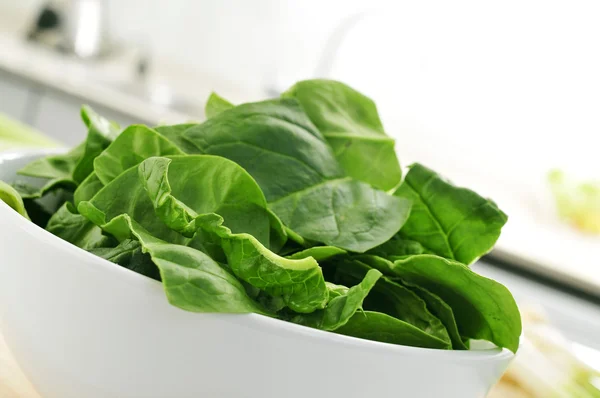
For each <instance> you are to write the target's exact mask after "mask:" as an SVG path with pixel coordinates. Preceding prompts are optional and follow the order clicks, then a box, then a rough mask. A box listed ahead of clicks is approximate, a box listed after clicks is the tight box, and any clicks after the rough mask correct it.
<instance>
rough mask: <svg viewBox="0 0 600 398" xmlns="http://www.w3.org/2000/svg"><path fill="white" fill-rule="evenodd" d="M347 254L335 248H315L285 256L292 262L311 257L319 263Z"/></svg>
mask: <svg viewBox="0 0 600 398" xmlns="http://www.w3.org/2000/svg"><path fill="white" fill-rule="evenodd" d="M346 253H348V252H347V251H346V250H343V249H340V248H339V247H335V246H315V247H311V248H309V249H305V250H302V251H299V252H296V253H294V254H291V255H289V256H287V258H291V259H293V260H299V259H303V258H307V257H312V258H314V259H315V260H317V261H319V262H321V261H326V260H329V259H331V258H332V257H335V256H339V255H342V254H346Z"/></svg>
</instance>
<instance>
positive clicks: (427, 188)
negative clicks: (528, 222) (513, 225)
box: [394, 164, 507, 265]
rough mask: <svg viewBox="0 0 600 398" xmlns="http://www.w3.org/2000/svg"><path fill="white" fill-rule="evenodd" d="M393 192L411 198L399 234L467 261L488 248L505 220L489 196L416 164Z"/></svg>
mask: <svg viewBox="0 0 600 398" xmlns="http://www.w3.org/2000/svg"><path fill="white" fill-rule="evenodd" d="M394 195H395V196H398V197H402V198H406V199H409V200H411V201H412V202H413V208H412V210H411V214H410V217H409V219H408V221H407V222H406V224H405V225H404V227H403V228H402V230H401V231H400V237H402V238H405V239H409V240H412V241H416V242H419V243H420V244H421V245H422V246H423V247H424V248H425V249H426V250H427V251H429V252H432V253H435V254H437V255H439V256H442V257H446V258H449V259H453V260H457V261H459V262H461V263H463V264H467V265H469V264H471V263H472V262H473V261H475V260H477V259H478V258H479V257H481V256H482V255H484V254H486V253H487V252H488V251H490V250H491V248H492V247H493V246H494V244H495V243H496V240H498V237H499V236H500V230H501V229H502V226H503V225H504V224H505V223H506V221H507V216H506V214H504V213H503V212H502V211H501V210H500V209H498V207H497V206H496V204H495V203H494V202H492V201H491V200H489V199H484V198H482V197H481V196H479V195H478V194H476V193H475V192H473V191H471V190H469V189H466V188H457V187H455V186H454V185H452V184H450V183H449V182H447V181H445V180H444V179H442V178H441V177H440V176H439V175H438V174H436V173H435V172H433V171H432V170H430V169H428V168H426V167H425V166H422V165H420V164H414V165H412V166H411V168H410V171H409V172H408V174H407V175H406V178H405V180H404V182H403V183H402V185H401V186H400V187H399V188H398V190H397V191H396V193H395V194H394Z"/></svg>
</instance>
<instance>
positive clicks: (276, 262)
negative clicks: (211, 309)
mask: <svg viewBox="0 0 600 398" xmlns="http://www.w3.org/2000/svg"><path fill="white" fill-rule="evenodd" d="M228 169H229V170H228ZM186 172H187V173H192V175H193V174H195V173H199V174H200V176H201V178H204V179H205V180H204V182H203V183H199V184H198V185H199V186H211V187H216V186H218V185H216V184H217V183H220V184H221V185H222V186H223V188H224V189H223V191H222V192H223V195H225V196H221V195H219V192H216V191H219V190H218V189H215V190H213V197H208V198H205V197H203V196H198V195H190V194H188V192H189V191H190V190H189V189H187V190H186V189H185V184H189V181H190V180H191V178H190V177H189V176H188V175H186V174H185V173H186ZM139 173H140V178H141V179H142V181H143V184H144V187H145V189H146V192H147V193H148V196H149V197H150V199H151V201H152V203H153V205H154V209H155V211H156V214H157V215H158V217H159V218H160V219H161V220H162V221H163V222H164V223H165V224H166V225H167V226H169V228H172V229H173V230H175V231H178V232H180V233H181V234H182V235H184V236H189V237H192V236H194V235H195V234H196V232H197V231H198V230H204V231H208V232H212V233H214V234H216V235H218V236H219V237H220V238H221V243H222V247H223V250H224V252H225V255H226V257H227V262H228V264H229V266H230V268H231V269H232V270H233V272H234V273H235V274H236V275H237V276H238V277H239V278H240V279H242V280H244V281H246V282H247V283H249V284H251V285H253V286H255V287H257V288H259V289H262V290H265V291H267V292H268V293H269V294H271V295H273V296H282V297H283V299H284V301H285V303H286V304H287V305H288V306H289V307H290V308H292V309H293V310H295V311H298V312H311V311H313V310H315V309H317V308H323V306H324V305H325V302H326V300H327V290H326V288H325V281H324V279H323V275H322V272H321V268H320V267H319V265H318V263H317V262H316V261H315V260H314V259H313V258H306V259H302V260H292V259H286V258H283V257H280V256H278V255H276V254H275V253H273V252H272V251H270V250H268V249H267V248H266V247H265V246H264V245H263V244H262V243H261V242H260V241H259V240H258V239H257V238H256V236H260V235H259V234H254V235H252V234H249V233H245V232H239V233H235V231H232V229H230V228H228V227H229V226H230V225H234V226H235V224H234V223H232V222H230V223H229V224H227V223H228V220H234V222H237V220H239V219H241V218H244V220H245V222H249V223H250V224H251V226H250V225H245V228H246V229H249V228H251V227H256V226H257V225H260V221H261V216H262V217H263V220H264V216H265V210H266V203H265V199H264V196H263V195H262V193H261V192H260V188H259V187H258V185H256V183H255V182H254V180H253V179H252V178H251V177H250V176H249V175H248V174H247V173H246V172H245V171H244V170H243V169H242V168H241V167H239V166H238V165H236V164H235V163H233V162H231V161H229V160H227V159H224V158H220V157H214V156H205V155H204V156H202V155H199V156H186V157H174V158H173V159H167V158H150V159H147V160H145V161H144V162H143V163H142V164H140V166H139ZM222 173H226V174H227V175H223V174H222ZM198 181H200V180H198ZM223 181H227V182H228V183H230V184H231V185H225V184H224V182H223ZM176 192H179V193H180V194H181V195H177V196H175V194H174V193H176ZM213 202H214V203H218V204H219V206H216V205H215V204H213ZM221 214H223V215H227V217H225V219H224V220H223V218H222V216H221ZM223 222H225V225H227V226H228V227H225V226H224V225H223ZM236 227H237V228H236V229H237V230H238V231H239V230H241V228H240V226H236ZM265 229H266V230H268V224H267V225H265Z"/></svg>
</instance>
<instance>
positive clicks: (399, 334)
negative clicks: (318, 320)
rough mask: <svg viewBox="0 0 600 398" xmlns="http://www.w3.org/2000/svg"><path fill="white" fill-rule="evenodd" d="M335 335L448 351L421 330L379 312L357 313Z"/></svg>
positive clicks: (439, 342)
mask: <svg viewBox="0 0 600 398" xmlns="http://www.w3.org/2000/svg"><path fill="white" fill-rule="evenodd" d="M336 333H339V334H344V335H346V336H352V337H359V338H362V339H368V340H374V341H380V342H382V343H391V344H400V345H408V346H413V347H423V348H441V349H450V346H449V344H448V343H447V342H445V341H442V340H440V339H438V338H436V337H434V336H432V335H430V334H428V333H426V332H424V331H422V330H421V329H419V328H417V327H415V326H413V325H411V324H410V323H406V322H404V321H401V320H399V319H396V318H394V317H392V316H389V315H387V314H382V313H381V312H373V311H364V312H357V313H356V314H354V316H353V317H352V318H350V320H349V321H348V322H347V323H346V324H345V325H344V326H342V327H341V328H339V329H337V330H336Z"/></svg>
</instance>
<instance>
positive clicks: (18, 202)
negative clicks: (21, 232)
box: [0, 181, 30, 220]
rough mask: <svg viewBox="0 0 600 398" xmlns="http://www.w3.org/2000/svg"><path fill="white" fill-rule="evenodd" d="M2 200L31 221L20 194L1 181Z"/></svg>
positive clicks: (0, 193) (0, 198)
mask: <svg viewBox="0 0 600 398" xmlns="http://www.w3.org/2000/svg"><path fill="white" fill-rule="evenodd" d="M0 200H1V201H3V202H4V203H6V204H7V205H9V206H10V207H12V208H13V209H14V210H15V211H16V212H17V213H19V214H20V215H22V216H23V217H25V218H26V219H28V220H29V219H30V218H29V215H28V214H27V210H25V204H24V203H23V199H22V198H21V195H20V194H19V192H17V191H16V190H15V189H14V188H13V187H11V186H10V185H8V184H7V183H5V182H3V181H0Z"/></svg>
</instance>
